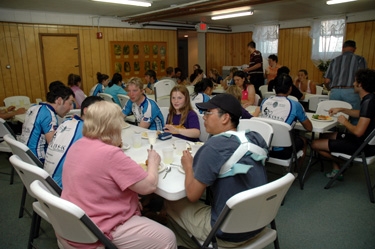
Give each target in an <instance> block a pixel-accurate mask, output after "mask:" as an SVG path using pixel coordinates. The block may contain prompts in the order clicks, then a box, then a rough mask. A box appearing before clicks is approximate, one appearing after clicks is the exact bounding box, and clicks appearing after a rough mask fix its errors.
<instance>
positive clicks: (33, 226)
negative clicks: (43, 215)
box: [27, 212, 40, 249]
mask: <svg viewBox="0 0 375 249" xmlns="http://www.w3.org/2000/svg"><path fill="white" fill-rule="evenodd" d="M38 217H39V220H40V216H39V215H38V214H37V213H35V212H33V217H32V219H31V226H30V233H29V240H28V244H27V249H32V248H33V242H34V237H35V233H36V231H35V230H36V225H37V220H38ZM38 229H39V228H38Z"/></svg>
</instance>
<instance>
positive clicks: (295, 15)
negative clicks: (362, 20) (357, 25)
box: [0, 0, 375, 27]
mask: <svg viewBox="0 0 375 249" xmlns="http://www.w3.org/2000/svg"><path fill="white" fill-rule="evenodd" d="M268 1H271V2H268V3H262V2H267V1H259V0H248V1H246V0H232V1H231V2H232V4H234V3H236V4H237V5H243V6H249V5H250V6H251V8H252V9H253V10H254V15H253V16H248V17H240V18H232V19H224V20H218V21H213V20H211V15H212V12H211V11H208V12H205V13H199V14H189V13H186V15H185V14H183V12H182V11H181V10H180V9H179V8H175V9H174V10H173V12H175V13H177V14H178V16H177V17H170V18H166V19H162V20H157V21H168V22H179V23H187V24H196V23H199V22H201V21H203V22H206V23H208V24H209V25H210V26H218V27H220V26H226V27H228V26H229V27H231V26H236V25H243V24H259V23H265V22H279V21H291V20H296V19H305V18H316V17H325V16H334V15H341V14H349V13H356V12H363V11H368V10H374V9H375V0H358V1H356V2H349V3H344V4H338V5H327V4H326V0H268ZM192 2H205V3H207V2H210V3H211V4H212V6H211V7H215V6H218V5H219V4H220V3H222V2H226V1H223V0H216V1H198V0H195V1H186V0H153V1H152V6H151V7H148V8H144V7H135V6H129V5H119V4H110V3H100V2H93V1H91V0H2V1H0V8H3V9H15V10H27V11H42V12H56V13H67V14H84V15H92V16H103V17H116V18H118V17H120V18H122V19H126V18H127V17H130V16H134V15H142V14H147V13H149V12H154V13H153V15H152V16H153V18H157V17H158V14H160V13H161V12H160V10H166V9H168V8H171V6H173V5H177V6H179V5H182V4H186V3H192ZM257 2H261V3H260V4H256V5H251V3H257ZM155 11H156V12H155ZM150 19H152V18H151V17H150Z"/></svg>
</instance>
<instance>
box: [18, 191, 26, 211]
mask: <svg viewBox="0 0 375 249" xmlns="http://www.w3.org/2000/svg"><path fill="white" fill-rule="evenodd" d="M26 193H27V190H26V187H25V186H23V190H22V197H21V206H20V211H19V213H18V218H22V217H23V211H24V210H25V202H26Z"/></svg>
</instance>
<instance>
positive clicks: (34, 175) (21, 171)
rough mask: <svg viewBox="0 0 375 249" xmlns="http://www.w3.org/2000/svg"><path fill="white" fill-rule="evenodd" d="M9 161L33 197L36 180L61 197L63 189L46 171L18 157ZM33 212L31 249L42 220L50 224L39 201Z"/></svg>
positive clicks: (29, 244) (15, 156)
mask: <svg viewBox="0 0 375 249" xmlns="http://www.w3.org/2000/svg"><path fill="white" fill-rule="evenodd" d="M9 161H10V163H11V164H12V165H13V167H14V168H15V170H16V171H17V173H18V175H19V176H20V178H21V180H22V182H23V185H24V186H25V187H26V189H27V192H28V193H29V194H30V195H31V196H32V197H34V198H35V196H34V195H33V193H32V192H31V191H30V184H31V183H32V182H33V181H35V180H39V181H41V183H42V184H44V185H45V186H46V187H47V188H48V189H49V190H50V192H51V193H53V194H54V195H55V196H60V195H61V188H60V187H59V186H58V185H57V183H56V182H55V181H54V180H53V179H52V178H51V177H50V175H49V174H48V173H47V172H46V171H45V170H44V169H41V168H39V167H37V166H35V165H32V164H29V163H26V162H24V161H22V160H21V158H19V157H18V156H17V155H13V156H11V157H10V158H9ZM33 210H34V212H33V216H32V221H31V226H30V234H29V241H28V248H29V249H31V248H32V247H33V240H34V238H36V237H38V233H39V228H40V221H41V218H43V219H44V220H46V221H48V222H49V219H48V216H47V215H46V213H45V212H44V211H43V209H42V208H41V206H40V203H39V202H38V201H36V202H34V203H33Z"/></svg>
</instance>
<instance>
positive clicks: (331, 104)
mask: <svg viewBox="0 0 375 249" xmlns="http://www.w3.org/2000/svg"><path fill="white" fill-rule="evenodd" d="M335 107H342V108H347V109H352V105H351V104H349V103H348V102H345V101H340V100H327V101H322V102H319V103H318V108H317V109H316V113H317V114H320V115H328V110H329V109H330V108H335ZM339 115H344V116H345V117H346V118H348V117H349V115H348V114H345V113H342V112H339V113H337V114H335V116H339Z"/></svg>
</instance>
